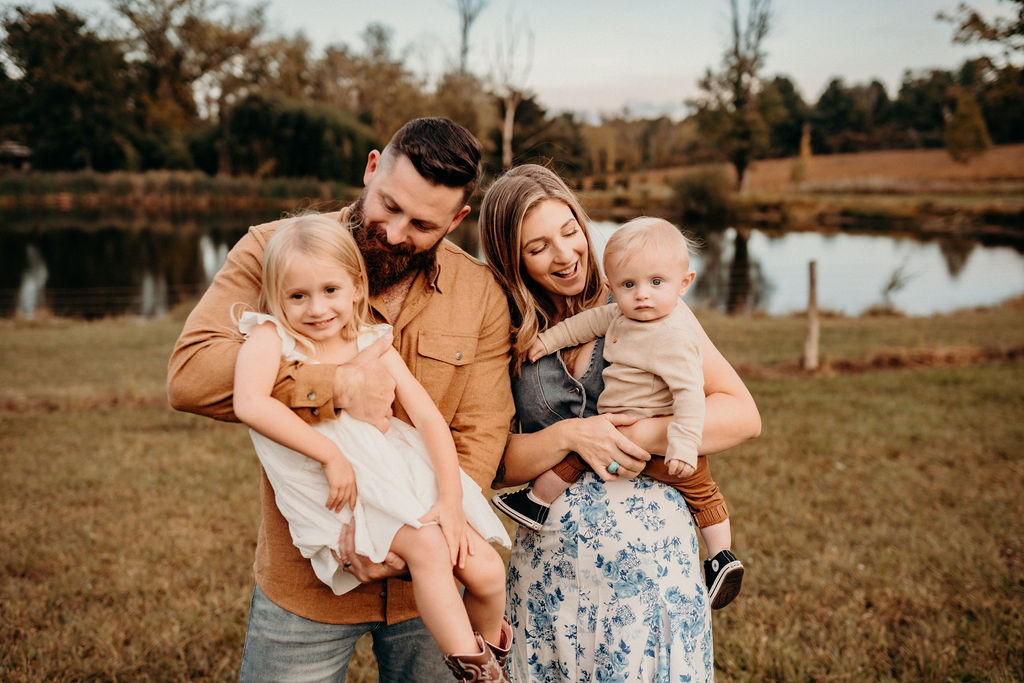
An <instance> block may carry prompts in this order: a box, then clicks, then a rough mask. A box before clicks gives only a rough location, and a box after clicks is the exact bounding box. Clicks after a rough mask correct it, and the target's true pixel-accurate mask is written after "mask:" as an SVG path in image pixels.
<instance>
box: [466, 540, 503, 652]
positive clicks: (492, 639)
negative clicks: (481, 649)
mask: <svg viewBox="0 0 1024 683" xmlns="http://www.w3.org/2000/svg"><path fill="white" fill-rule="evenodd" d="M469 532H470V534H471V535H472V536H473V547H474V548H475V550H476V554H475V555H470V556H469V557H468V558H467V559H466V566H465V567H463V568H462V569H459V568H458V567H456V568H455V576H457V577H458V579H459V581H461V582H462V583H463V585H464V586H465V587H466V590H465V593H464V596H463V599H462V600H463V603H465V605H466V614H468V615H469V623H470V624H472V627H473V629H474V630H475V631H479V632H480V635H482V636H483V637H484V640H486V641H487V642H488V643H498V642H499V640H500V639H501V624H502V620H503V619H504V617H505V563H504V562H502V560H501V556H500V555H498V553H497V551H496V550H495V549H494V548H492V547H491V545H490V544H489V543H488V542H487V541H485V540H484V539H483V537H482V536H481V535H480V534H479V533H477V531H476V529H473V528H470V530H469Z"/></svg>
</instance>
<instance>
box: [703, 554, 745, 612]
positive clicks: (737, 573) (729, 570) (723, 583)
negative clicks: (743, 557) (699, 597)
mask: <svg viewBox="0 0 1024 683" xmlns="http://www.w3.org/2000/svg"><path fill="white" fill-rule="evenodd" d="M742 584H743V564H742V563H741V562H740V561H739V560H737V561H735V562H730V563H729V564H727V565H725V566H724V567H722V569H721V570H720V571H719V572H718V576H716V577H715V582H714V583H713V584H711V589H710V590H708V599H709V600H710V601H711V609H722V608H723V607H725V606H726V605H728V604H729V603H730V602H732V601H733V600H735V599H736V596H737V595H739V594H740V586H741V585H742Z"/></svg>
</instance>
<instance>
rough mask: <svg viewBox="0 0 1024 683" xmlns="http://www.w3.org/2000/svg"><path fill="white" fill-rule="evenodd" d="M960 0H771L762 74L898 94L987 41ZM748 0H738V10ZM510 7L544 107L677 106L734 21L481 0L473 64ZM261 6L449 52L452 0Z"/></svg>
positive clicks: (355, 36)
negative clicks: (872, 85)
mask: <svg viewBox="0 0 1024 683" xmlns="http://www.w3.org/2000/svg"><path fill="white" fill-rule="evenodd" d="M237 2H238V4H240V5H248V4H251V3H249V2H248V0H237ZM958 2H959V0H774V2H773V3H772V7H773V10H774V11H773V23H772V27H771V31H770V33H769V35H768V37H767V39H766V40H765V43H764V48H765V51H766V52H767V58H766V60H765V68H764V75H766V76H773V75H776V74H781V75H785V76H788V77H789V78H790V79H791V80H792V81H793V82H794V83H795V84H796V86H797V89H798V90H799V91H800V93H801V95H802V96H803V98H804V100H805V101H807V102H809V103H814V102H816V101H817V99H818V97H819V96H820V95H821V93H822V92H823V91H824V89H825V87H826V86H827V85H828V83H829V81H830V80H831V79H833V78H835V77H841V78H843V79H844V81H845V82H846V83H847V85H853V84H858V83H862V84H866V83H869V82H870V81H871V80H874V79H878V80H880V81H881V82H882V83H883V84H885V86H886V88H887V90H888V92H889V95H890V97H893V96H895V94H896V91H897V90H898V88H899V84H900V82H901V81H902V78H903V74H904V72H905V71H906V70H907V69H911V70H913V71H915V72H917V71H920V70H925V69H930V68H942V69H956V68H957V67H959V66H960V65H961V64H962V63H963V61H964V60H965V59H967V58H970V57H974V56H978V55H980V54H982V53H983V51H984V49H985V48H983V47H979V46H977V45H975V46H969V47H964V46H959V45H954V44H953V42H952V37H953V25H952V24H950V23H948V22H943V21H939V20H937V19H936V14H937V13H938V12H940V11H942V10H946V11H953V10H954V9H955V7H956V5H957V3H958ZM19 4H21V3H19ZM27 4H29V5H30V6H36V7H40V8H44V9H49V8H50V6H51V4H52V3H50V2H29V3H27ZM62 4H64V5H65V6H68V7H71V8H73V9H75V10H76V11H77V12H79V13H80V14H82V15H83V16H85V17H87V18H96V17H99V16H101V15H104V14H107V15H109V14H110V12H109V10H108V7H109V6H108V5H107V3H106V2H105V1H104V0H62ZM969 4H970V5H971V6H972V7H974V8H977V9H979V10H980V11H981V12H982V14H983V15H984V16H987V17H991V16H995V15H1006V14H1007V13H1008V12H1009V4H1008V3H1000V2H998V1H997V0H969ZM746 5H747V2H745V1H744V0H739V6H740V11H741V14H742V13H743V12H744V11H745V9H746ZM510 17H511V18H512V24H513V25H515V26H518V27H519V31H518V36H519V37H520V42H519V44H520V49H519V51H518V53H517V54H518V56H519V58H518V59H517V73H518V76H517V81H519V82H521V83H522V84H524V85H525V86H526V89H527V90H529V91H532V92H533V93H534V94H535V95H536V97H537V99H538V100H539V102H540V103H541V104H542V105H543V106H545V107H546V108H547V109H548V110H549V111H551V112H559V111H574V112H578V113H581V114H587V115H590V116H591V117H593V116H594V115H597V114H601V113H606V114H617V113H621V112H623V110H624V109H628V111H629V112H630V113H632V114H634V115H637V116H653V115H657V114H660V113H668V114H670V115H677V116H678V115H682V114H684V113H685V112H686V108H685V106H684V101H685V100H686V99H688V98H692V97H694V96H696V95H697V94H698V88H697V81H698V79H699V78H700V76H701V75H702V74H703V73H704V71H705V70H706V69H707V68H709V67H710V68H713V69H715V68H717V67H718V66H719V64H720V62H721V56H722V53H723V51H724V49H725V47H726V43H727V39H728V34H729V25H730V13H729V3H728V2H726V0H625V1H623V0H488V2H487V6H486V8H485V9H484V10H483V11H482V12H481V14H480V16H479V18H478V20H477V21H476V23H474V24H473V30H472V33H471V36H470V57H469V63H470V69H471V70H472V71H473V72H475V73H477V74H478V75H481V76H486V75H488V74H489V73H493V72H494V70H495V64H496V63H497V61H498V60H497V58H496V53H497V50H496V46H497V45H498V44H499V43H501V42H503V41H504V42H507V41H508V38H507V37H508V35H509V34H508V32H507V30H506V27H507V26H508V25H509V19H510ZM267 19H268V21H267V27H268V30H269V31H271V32H273V33H279V34H286V35H293V34H295V33H297V32H300V31H301V32H302V33H303V34H304V35H305V36H306V37H307V38H308V39H309V40H310V41H311V42H312V44H313V46H314V48H315V49H317V50H319V49H322V48H323V47H325V46H327V45H329V44H332V43H344V44H346V45H348V46H350V47H351V48H353V49H355V50H362V48H363V41H362V38H361V35H362V33H363V31H364V29H365V28H366V26H367V25H368V24H370V23H373V22H378V23H381V24H384V25H386V26H388V27H390V28H391V29H392V30H393V39H392V43H393V46H394V47H395V48H396V50H408V55H409V56H408V59H407V61H406V64H407V65H408V66H409V67H410V68H412V69H413V70H415V71H416V72H417V73H418V74H420V75H422V76H423V77H425V78H426V79H428V80H429V79H430V78H432V77H436V76H438V75H439V74H440V73H442V72H443V71H444V70H445V69H446V68H448V67H449V66H450V65H452V64H454V62H455V60H456V56H457V52H458V29H459V24H458V15H457V13H456V9H455V0H270V2H269V5H268V8H267ZM527 36H532V46H533V47H532V51H531V50H529V49H528V48H529V40H528V38H527ZM988 49H989V50H990V51H991V48H988ZM530 55H532V59H529V58H528V57H529V56H530Z"/></svg>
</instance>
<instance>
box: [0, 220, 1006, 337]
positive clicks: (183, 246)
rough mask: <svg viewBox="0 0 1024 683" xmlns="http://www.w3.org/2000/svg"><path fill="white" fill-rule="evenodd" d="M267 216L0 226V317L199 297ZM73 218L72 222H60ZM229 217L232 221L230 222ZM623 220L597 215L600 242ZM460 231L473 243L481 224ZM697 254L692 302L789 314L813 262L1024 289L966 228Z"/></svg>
mask: <svg viewBox="0 0 1024 683" xmlns="http://www.w3.org/2000/svg"><path fill="white" fill-rule="evenodd" d="M261 220H263V219H262V218H261V217H255V218H254V217H241V218H236V217H233V218H232V219H230V220H223V221H220V222H219V223H218V226H217V227H201V226H196V225H195V224H194V223H192V224H190V225H189V226H188V227H187V229H185V228H183V229H173V228H172V229H167V228H166V227H165V228H161V229H153V230H150V229H145V228H142V229H140V228H130V229H126V228H124V227H112V226H105V225H104V224H103V223H101V222H96V223H89V222H87V221H84V220H83V221H82V222H81V223H80V224H78V225H75V226H67V225H63V226H61V227H53V226H52V225H50V226H47V227H46V228H45V229H41V228H40V229H34V230H33V229H31V228H29V229H19V230H13V231H12V230H8V229H4V230H3V231H2V232H0V316H3V317H11V316H14V315H21V316H24V317H28V318H31V317H32V316H34V315H35V314H36V313H37V312H38V311H41V310H46V311H49V312H51V313H53V314H55V315H60V316H71V317H83V318H96V317H103V316H108V315H123V314H128V315H139V316H153V315H160V314H162V313H165V312H166V311H168V310H169V309H170V308H171V307H173V306H175V305H177V304H178V303H180V302H183V301H190V300H194V299H195V298H196V297H198V296H199V294H201V293H202V291H203V290H204V289H205V288H206V287H207V286H208V284H209V282H210V280H211V279H212V277H213V275H214V273H216V271H217V269H218V268H219V267H220V264H221V263H223V261H224V258H225V256H226V254H227V251H228V249H229V248H230V247H231V245H232V244H234V243H235V242H236V241H237V240H238V239H239V238H240V237H241V236H242V235H243V234H244V231H245V229H246V227H247V226H248V225H249V224H250V223H253V222H259V221H261ZM65 223H66V221H65ZM223 226H229V227H223ZM615 227H617V226H616V224H615V223H610V222H601V221H599V222H595V223H594V226H593V232H594V239H595V244H596V245H597V246H598V248H599V249H602V248H603V245H604V242H605V240H607V237H608V235H609V234H610V233H611V232H612V231H613V230H614V229H615ZM459 232H460V233H461V236H457V237H456V241H458V242H460V243H461V244H463V246H464V247H465V248H467V249H470V250H471V251H477V247H476V240H475V239H473V238H474V237H475V232H476V226H475V224H467V225H466V226H464V229H462V228H460V231H459ZM699 239H700V241H701V242H702V249H701V251H700V253H699V254H698V255H697V256H696V257H695V258H694V262H693V267H694V269H695V270H696V271H697V281H696V283H695V284H694V286H693V287H692V288H691V291H690V292H688V293H687V295H686V299H687V301H689V302H690V303H691V305H694V304H697V305H706V306H710V307H713V308H717V309H720V310H732V311H762V312H765V313H767V314H769V315H785V314H789V313H794V312H799V311H802V310H804V309H805V308H806V305H807V291H808V277H807V271H808V265H807V264H808V262H809V261H811V260H814V261H816V262H817V273H818V275H817V280H818V294H817V296H818V305H819V307H821V308H822V309H826V310H832V311H836V312H841V313H844V314H847V315H859V314H861V313H863V312H865V311H866V310H868V309H871V308H873V307H881V306H888V307H891V308H894V309H895V310H899V311H902V312H904V313H907V314H910V315H930V314H933V313H942V312H947V311H951V310H955V309H958V308H965V307H973V306H985V305H992V304H996V303H999V302H1001V301H1003V300H1005V299H1007V298H1010V297H1014V296H1018V295H1021V294H1024V253H1022V250H1021V249H1020V248H1014V247H1010V246H991V245H984V244H981V243H979V242H976V241H973V240H969V239H963V238H943V239H932V240H927V241H923V240H919V239H914V238H911V237H904V236H893V235H886V234H879V233H878V232H877V231H875V232H872V233H870V234H869V233H859V234H858V233H850V232H843V233H825V232H790V233H777V232H770V231H765V230H759V229H738V230H737V229H735V228H728V229H724V230H721V229H719V230H710V231H705V232H704V233H703V234H701V235H699Z"/></svg>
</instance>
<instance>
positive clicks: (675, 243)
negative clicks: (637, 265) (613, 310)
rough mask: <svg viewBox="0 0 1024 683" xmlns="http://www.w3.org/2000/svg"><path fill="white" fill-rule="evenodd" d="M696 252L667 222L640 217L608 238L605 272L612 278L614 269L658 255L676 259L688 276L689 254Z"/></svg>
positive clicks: (684, 236) (685, 238)
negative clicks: (636, 258)
mask: <svg viewBox="0 0 1024 683" xmlns="http://www.w3.org/2000/svg"><path fill="white" fill-rule="evenodd" d="M696 249H697V245H696V243H695V242H694V241H693V240H691V239H690V238H688V237H687V236H686V235H684V234H683V233H682V232H681V231H680V230H679V228H677V227H676V226H675V225H673V224H672V223H670V222H669V221H667V220H665V219H664V218H654V217H652V216H638V217H637V218H634V219H633V220H630V221H626V222H625V223H623V224H622V225H621V226H620V227H619V228H618V229H617V230H616V231H615V232H613V233H612V236H611V237H609V238H608V242H607V244H605V247H604V272H605V275H607V276H609V277H610V276H611V275H610V271H611V270H614V269H615V266H617V265H619V264H623V263H627V262H629V261H631V260H632V259H633V258H635V257H637V256H642V255H643V254H645V253H647V254H650V253H654V252H657V253H663V254H670V255H671V256H673V257H675V259H676V260H677V262H678V263H679V268H680V270H682V272H683V273H684V274H685V273H686V272H688V271H689V270H690V254H692V253H695V251H696Z"/></svg>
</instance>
